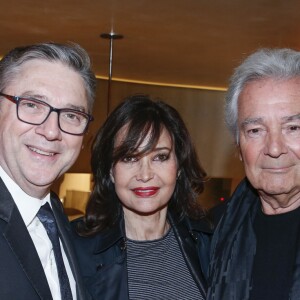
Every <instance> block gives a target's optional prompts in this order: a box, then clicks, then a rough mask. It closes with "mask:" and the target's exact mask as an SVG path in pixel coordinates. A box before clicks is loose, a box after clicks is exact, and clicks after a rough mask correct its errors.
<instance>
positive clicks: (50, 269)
mask: <svg viewBox="0 0 300 300" xmlns="http://www.w3.org/2000/svg"><path fill="white" fill-rule="evenodd" d="M95 85H96V80H95V76H94V74H93V72H92V71H91V66H90V60H89V57H88V55H87V53H86V52H85V51H84V50H83V49H82V48H81V47H79V46H78V45H76V44H70V45H61V44H54V43H44V44H36V45H30V46H25V47H19V48H15V49H13V50H12V51H10V52H9V53H8V54H7V55H6V56H4V58H3V59H2V60H1V61H0V139H1V143H0V255H1V259H0V299H1V300H2V299H3V300H6V299H7V300H20V299H26V300H27V299H28V300H29V299H30V300H37V299H46V300H48V299H49V300H50V299H55V300H56V299H57V300H71V299H73V300H75V299H82V300H83V299H87V298H88V296H87V295H86V294H85V290H84V287H83V284H82V280H81V278H80V274H79V272H78V267H77V261H76V258H75V255H74V252H73V248H72V241H71V238H70V235H69V234H70V231H69V224H68V221H67V218H66V216H65V215H64V214H63V209H62V205H61V203H60V201H59V199H58V197H57V196H56V195H55V194H53V193H51V192H50V187H51V185H52V183H53V182H54V181H55V180H56V179H57V178H58V177H60V176H61V175H63V174H64V173H65V172H66V171H67V170H68V169H69V168H70V167H71V166H72V165H73V164H74V162H75V160H76V159H77V157H78V155H79V152H80V150H81V147H82V142H83V135H84V133H85V132H86V130H87V128H88V125H89V123H90V122H91V121H92V120H93V117H92V116H91V111H92V106H93V102H94V94H95Z"/></svg>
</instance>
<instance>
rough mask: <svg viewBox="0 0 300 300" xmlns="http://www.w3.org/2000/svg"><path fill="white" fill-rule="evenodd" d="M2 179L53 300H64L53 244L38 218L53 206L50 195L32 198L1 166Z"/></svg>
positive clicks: (69, 270)
mask: <svg viewBox="0 0 300 300" xmlns="http://www.w3.org/2000/svg"><path fill="white" fill-rule="evenodd" d="M0 177H1V178H2V180H3V182H4V184H5V185H6V187H7V189H8V190H9V192H10V194H11V196H12V198H13V199H14V201H15V203H16V205H17V207H18V209H19V212H20V214H21V216H22V218H23V221H24V223H25V225H26V227H27V230H28V232H29V234H30V236H31V238H32V241H33V243H34V246H35V248H36V250H37V253H38V255H39V258H40V260H41V263H42V265H43V268H44V271H45V274H46V278H47V281H48V284H49V287H50V290H51V294H52V297H53V300H64V299H61V294H60V287H59V279H58V273H57V267H56V262H55V257H54V252H53V249H52V243H51V241H50V239H49V237H48V234H47V232H46V230H45V228H44V226H43V224H42V223H41V221H40V220H39V218H38V217H37V216H36V214H37V213H38V211H39V209H40V207H41V206H42V205H43V204H45V203H46V202H49V204H50V206H51V201H50V193H49V194H48V195H47V196H46V197H45V198H44V199H42V200H40V199H37V198H33V197H30V196H29V195H27V194H26V193H25V192H24V191H23V190H22V189H21V188H20V187H19V186H18V185H17V184H16V183H15V182H14V181H13V180H12V179H11V178H10V177H9V176H8V175H7V174H6V173H5V171H4V170H3V169H2V168H1V166H0ZM60 246H61V250H62V256H63V260H64V264H65V267H66V271H67V274H68V277H69V281H70V286H71V291H72V295H73V299H74V300H76V299H77V298H76V282H75V279H74V276H73V273H72V271H71V268H70V264H69V262H68V259H67V256H66V254H65V251H64V248H63V245H62V243H61V241H60Z"/></svg>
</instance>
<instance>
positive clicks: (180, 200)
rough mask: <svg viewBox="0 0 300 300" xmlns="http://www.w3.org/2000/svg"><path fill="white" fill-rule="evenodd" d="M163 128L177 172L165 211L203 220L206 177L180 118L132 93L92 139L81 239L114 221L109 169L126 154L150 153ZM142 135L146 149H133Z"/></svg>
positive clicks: (115, 200) (162, 105) (117, 213)
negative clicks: (91, 185) (90, 174)
mask: <svg viewBox="0 0 300 300" xmlns="http://www.w3.org/2000/svg"><path fill="white" fill-rule="evenodd" d="M125 125H126V126H127V129H126V136H125V139H124V140H122V142H121V144H120V145H119V146H118V147H117V148H115V139H116V136H117V134H118V133H119V131H120V129H121V128H123V127H124V126H125ZM164 128H165V129H166V130H167V132H168V133H169V134H170V137H171V139H172V142H173V147H174V148H175V149H174V150H175V155H176V158H177V163H178V170H179V171H180V176H179V177H178V179H177V182H176V187H175V190H174V193H173V195H172V197H171V199H170V202H169V206H168V209H171V210H172V211H174V212H175V213H177V214H178V215H179V216H180V217H184V216H188V217H190V218H195V219H198V218H200V217H203V211H202V209H201V207H200V205H199V204H198V203H197V196H198V194H199V193H201V192H202V191H203V182H204V178H205V176H206V174H205V172H204V170H203V169H202V168H201V166H200V164H199V162H198V158H197V154H196V151H195V148H194V146H193V143H192V141H191V137H190V135H189V132H188V130H187V128H186V126H185V124H184V122H183V120H182V118H181V117H180V115H179V113H178V112H177V111H176V110H175V109H174V108H173V107H171V106H170V105H168V104H166V103H164V102H163V101H153V100H151V99H150V98H149V97H148V96H146V95H135V96H131V97H129V98H127V99H125V100H124V101H123V102H122V103H121V104H120V105H119V106H118V107H117V108H116V109H115V110H114V111H113V112H112V113H111V114H110V116H109V117H108V118H107V120H106V122H105V123H104V124H103V126H102V127H101V128H100V130H99V131H98V133H97V135H96V137H95V140H94V143H93V148H92V160H91V164H92V171H93V176H94V188H93V191H92V194H91V197H90V200H89V202H88V205H87V209H86V215H85V217H84V223H83V226H81V228H79V233H80V234H81V235H85V236H87V235H91V234H94V233H97V232H99V231H102V230H104V229H107V228H110V227H111V226H112V225H113V224H114V223H115V222H116V220H117V218H118V217H119V216H120V214H121V213H122V210H121V204H120V201H119V199H118V197H117V195H116V192H115V188H114V184H113V182H112V180H111V177H110V171H111V168H112V167H113V166H114V164H116V163H117V162H118V161H119V160H121V159H122V158H124V157H126V156H142V155H143V154H146V153H148V152H150V151H151V150H152V149H154V148H155V146H156V144H157V142H158V140H159V138H160V135H161V132H162V130H163V129H164ZM147 136H149V137H150V138H149V140H148V142H147V145H146V147H144V148H143V150H142V152H141V151H138V148H139V146H140V145H141V143H142V142H143V141H144V139H145V138H146V137H147Z"/></svg>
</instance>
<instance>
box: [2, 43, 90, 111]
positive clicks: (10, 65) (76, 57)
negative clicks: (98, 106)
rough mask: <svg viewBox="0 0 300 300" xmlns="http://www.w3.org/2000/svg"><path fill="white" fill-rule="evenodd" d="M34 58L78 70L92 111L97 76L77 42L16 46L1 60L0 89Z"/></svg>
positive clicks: (85, 53)
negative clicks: (59, 63)
mask: <svg viewBox="0 0 300 300" xmlns="http://www.w3.org/2000/svg"><path fill="white" fill-rule="evenodd" d="M34 59H42V60H47V61H49V62H61V63H62V64H64V65H66V66H68V67H70V68H71V69H72V70H74V71H75V72H78V73H79V75H80V76H81V77H82V79H83V81H84V85H85V90H86V95H87V101H88V110H89V113H91V112H92V108H93V104H94V99H95V90H96V77H95V75H94V73H93V72H92V70H91V61H90V58H89V56H88V54H87V52H86V51H85V50H84V49H83V48H81V47H80V46H79V45H78V44H75V43H70V44H56V43H42V44H34V45H29V46H23V47H17V48H14V49H13V50H11V51H10V52H8V53H7V54H6V55H5V56H4V57H3V59H2V60H1V61H0V91H4V89H5V87H6V86H7V85H8V84H9V82H10V81H11V80H13V79H14V76H16V74H17V72H19V70H20V67H21V66H22V65H23V64H24V63H26V62H28V61H30V60H34Z"/></svg>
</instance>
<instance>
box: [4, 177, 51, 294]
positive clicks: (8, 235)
mask: <svg viewBox="0 0 300 300" xmlns="http://www.w3.org/2000/svg"><path fill="white" fill-rule="evenodd" d="M0 194H1V201H0V218H1V219H3V220H4V221H5V222H6V225H4V226H1V227H0V234H3V236H4V237H5V239H6V241H7V243H8V244H9V246H10V248H11V250H12V252H13V253H14V255H15V256H16V259H17V260H18V262H19V264H20V267H21V268H20V269H22V270H23V271H24V273H25V275H26V277H27V278H28V280H29V281H30V282H31V284H32V286H33V288H34V289H35V290H36V292H37V294H38V295H39V296H40V298H41V299H52V296H51V292H50V288H49V285H48V282H47V279H46V275H45V272H44V269H43V266H42V264H41V262H40V259H39V256H38V254H37V251H36V249H35V247H34V244H33V242H32V239H31V237H30V235H29V233H28V230H27V228H26V225H25V223H24V222H23V219H22V217H21V215H20V212H19V210H18V208H17V206H16V205H15V203H14V201H13V199H12V197H11V195H10V193H9V191H8V190H7V188H6V186H5V185H4V183H3V181H2V180H1V179H0Z"/></svg>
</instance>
